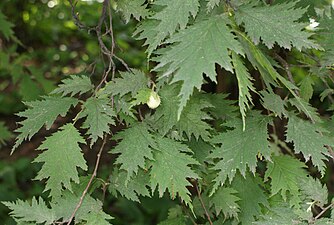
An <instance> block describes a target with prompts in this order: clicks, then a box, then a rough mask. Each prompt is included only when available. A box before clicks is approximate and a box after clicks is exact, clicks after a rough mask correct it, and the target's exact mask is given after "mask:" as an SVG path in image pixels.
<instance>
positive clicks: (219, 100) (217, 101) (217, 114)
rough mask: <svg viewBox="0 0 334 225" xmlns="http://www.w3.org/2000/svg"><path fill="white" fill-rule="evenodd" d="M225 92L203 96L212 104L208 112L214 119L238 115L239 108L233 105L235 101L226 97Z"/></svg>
mask: <svg viewBox="0 0 334 225" xmlns="http://www.w3.org/2000/svg"><path fill="white" fill-rule="evenodd" d="M227 96H228V95H226V94H221V93H220V94H208V93H206V94H205V96H204V97H205V98H206V99H207V101H208V102H209V103H210V104H211V105H212V108H210V110H209V114H210V115H212V116H213V117H214V118H216V119H221V118H229V119H230V118H235V117H237V116H239V114H238V110H239V108H238V107H237V106H235V103H236V101H234V100H229V99H227Z"/></svg>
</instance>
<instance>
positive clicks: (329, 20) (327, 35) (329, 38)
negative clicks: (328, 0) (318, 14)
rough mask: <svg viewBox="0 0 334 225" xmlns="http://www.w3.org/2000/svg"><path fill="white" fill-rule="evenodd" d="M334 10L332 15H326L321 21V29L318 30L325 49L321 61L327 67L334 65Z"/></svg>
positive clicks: (319, 39)
mask: <svg viewBox="0 0 334 225" xmlns="http://www.w3.org/2000/svg"><path fill="white" fill-rule="evenodd" d="M333 15H334V10H331V17H329V16H326V15H324V16H323V17H322V19H321V20H320V21H319V31H318V32H317V35H318V41H319V44H321V46H322V47H323V48H324V49H325V51H323V54H322V56H321V63H322V65H324V66H325V67H326V66H327V67H331V66H333V64H334V63H333V57H334V30H333V27H334V20H333Z"/></svg>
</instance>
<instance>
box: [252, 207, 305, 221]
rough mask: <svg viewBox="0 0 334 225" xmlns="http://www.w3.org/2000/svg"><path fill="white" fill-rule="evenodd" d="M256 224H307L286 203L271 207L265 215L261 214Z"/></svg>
mask: <svg viewBox="0 0 334 225" xmlns="http://www.w3.org/2000/svg"><path fill="white" fill-rule="evenodd" d="M253 224H256V225H282V224H296V225H307V224H308V223H303V222H302V221H301V219H300V218H299V217H298V215H296V214H295V213H294V212H293V210H292V209H291V208H290V207H289V206H288V205H285V204H281V205H278V206H275V207H272V208H270V211H268V212H266V214H265V215H261V217H260V220H259V221H256V222H253Z"/></svg>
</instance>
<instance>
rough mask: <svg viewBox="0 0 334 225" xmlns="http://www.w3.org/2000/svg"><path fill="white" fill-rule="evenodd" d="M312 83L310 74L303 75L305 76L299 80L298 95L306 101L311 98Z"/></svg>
mask: <svg viewBox="0 0 334 225" xmlns="http://www.w3.org/2000/svg"><path fill="white" fill-rule="evenodd" d="M313 85H314V81H313V80H312V76H310V75H308V76H305V78H304V79H303V80H302V81H301V82H300V92H299V93H300V97H301V98H302V99H303V100H304V101H306V102H308V101H309V100H310V99H311V98H312V95H313Z"/></svg>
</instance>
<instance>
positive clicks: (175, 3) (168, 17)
mask: <svg viewBox="0 0 334 225" xmlns="http://www.w3.org/2000/svg"><path fill="white" fill-rule="evenodd" d="M153 4H154V5H155V6H158V7H163V8H162V10H160V11H158V12H157V13H156V14H155V15H153V16H152V17H151V19H152V20H148V21H147V22H146V21H145V22H144V23H142V24H141V25H140V26H139V27H138V28H137V31H136V32H135V35H137V34H139V33H141V35H140V36H139V37H138V39H146V41H145V44H144V45H148V54H149V56H150V55H151V53H152V52H153V50H155V49H156V48H157V47H158V46H159V45H160V44H161V42H162V41H163V40H164V39H165V38H166V37H167V36H168V35H172V34H173V33H174V32H175V31H176V30H177V29H179V28H180V29H181V30H182V29H185V28H186V25H187V23H188V21H189V16H192V17H195V16H196V14H197V11H198V8H199V0H183V1H179V0H156V1H154V2H153Z"/></svg>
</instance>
